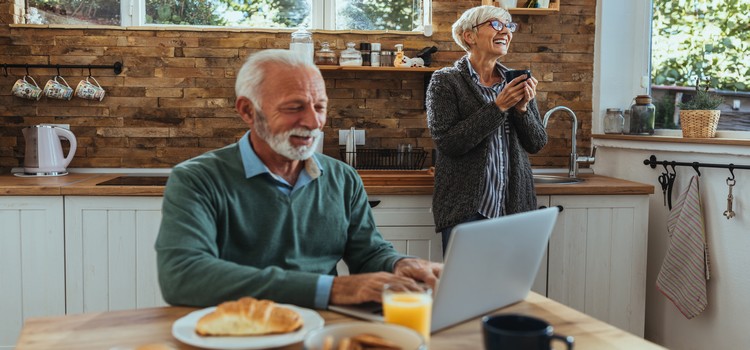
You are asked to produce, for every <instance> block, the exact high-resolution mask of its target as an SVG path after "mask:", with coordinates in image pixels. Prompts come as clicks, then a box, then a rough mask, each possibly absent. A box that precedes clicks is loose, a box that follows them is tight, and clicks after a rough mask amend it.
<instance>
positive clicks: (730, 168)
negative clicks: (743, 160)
mask: <svg viewBox="0 0 750 350" xmlns="http://www.w3.org/2000/svg"><path fill="white" fill-rule="evenodd" d="M729 173H730V174H732V177H728V178H727V181H734V164H732V163H729Z"/></svg>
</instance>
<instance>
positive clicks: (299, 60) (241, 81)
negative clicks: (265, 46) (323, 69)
mask: <svg viewBox="0 0 750 350" xmlns="http://www.w3.org/2000/svg"><path fill="white" fill-rule="evenodd" d="M268 64H281V65H285V66H288V67H289V68H300V67H305V68H312V69H315V70H316V71H318V72H320V69H319V68H318V67H317V66H316V65H315V64H313V63H312V62H310V61H309V60H308V59H306V58H304V57H302V56H300V55H299V54H297V53H294V52H292V51H290V50H281V49H273V50H263V51H258V52H256V53H253V54H251V55H250V56H249V57H248V58H247V60H246V61H245V63H244V64H243V65H242V68H240V71H239V72H237V80H236V81H235V83H234V91H235V94H237V97H240V96H243V97H247V98H248V99H249V100H250V102H252V103H253V106H254V107H255V108H257V109H260V108H261V103H262V101H261V92H262V90H261V86H262V85H263V81H264V79H265V78H266V69H267V68H268Z"/></svg>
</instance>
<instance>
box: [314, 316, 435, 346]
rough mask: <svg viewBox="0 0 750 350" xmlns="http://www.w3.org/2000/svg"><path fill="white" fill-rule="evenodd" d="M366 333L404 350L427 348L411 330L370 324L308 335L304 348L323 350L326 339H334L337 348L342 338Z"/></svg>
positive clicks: (336, 327)
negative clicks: (388, 341)
mask: <svg viewBox="0 0 750 350" xmlns="http://www.w3.org/2000/svg"><path fill="white" fill-rule="evenodd" d="M364 333H367V334H372V335H376V336H378V337H381V338H383V339H387V340H390V341H391V342H393V343H395V344H396V345H398V346H400V347H401V348H402V349H404V350H425V349H426V348H427V347H426V346H425V344H424V341H423V340H422V336H420V335H419V333H417V332H415V331H413V330H411V329H409V328H406V327H403V326H398V325H393V324H383V323H370V322H349V323H339V324H334V325H330V326H326V327H324V328H321V329H319V330H317V331H315V332H311V333H310V334H308V335H307V338H305V343H304V347H305V350H321V349H322V348H323V340H324V339H325V338H326V337H333V343H334V344H335V345H334V348H336V346H337V344H338V343H339V341H340V340H341V339H342V338H346V337H349V338H350V337H353V336H355V335H360V334H364Z"/></svg>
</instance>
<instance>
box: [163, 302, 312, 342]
mask: <svg viewBox="0 0 750 350" xmlns="http://www.w3.org/2000/svg"><path fill="white" fill-rule="evenodd" d="M276 305H277V306H281V307H285V308H287V309H292V310H294V311H296V312H297V313H299V314H300V316H302V320H303V321H304V325H303V326H302V329H300V330H298V331H296V332H292V333H286V334H273V335H260V336H252V337H201V336H200V335H198V334H197V333H195V325H196V324H197V323H198V320H199V319H200V318H201V317H203V316H204V315H206V314H208V313H210V312H211V311H214V310H215V309H216V307H209V308H205V309H202V310H198V311H193V312H191V313H189V314H187V315H185V316H183V317H182V318H180V319H178V320H177V321H175V322H174V323H173V324H172V335H173V336H174V337H175V338H177V340H179V341H181V342H183V343H185V344H189V345H192V346H197V347H199V348H204V349H232V350H241V349H265V348H271V347H279V346H284V345H289V344H293V343H297V342H301V341H302V340H303V339H305V336H306V335H307V333H308V332H311V331H314V330H316V329H319V328H322V327H323V324H324V323H325V321H323V318H322V317H320V315H319V314H318V313H317V312H315V311H313V310H310V309H305V308H301V307H297V306H294V305H287V304H276Z"/></svg>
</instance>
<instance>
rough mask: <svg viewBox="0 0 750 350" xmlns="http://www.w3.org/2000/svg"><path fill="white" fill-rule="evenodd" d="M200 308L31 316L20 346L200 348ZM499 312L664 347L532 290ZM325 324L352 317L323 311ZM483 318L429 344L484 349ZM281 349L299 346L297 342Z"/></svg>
mask: <svg viewBox="0 0 750 350" xmlns="http://www.w3.org/2000/svg"><path fill="white" fill-rule="evenodd" d="M193 310H196V309H195V308H188V307H162V308H151V309H141V310H129V311H111V312H102V313H89V314H79V315H68V316H59V317H43V318H31V319H29V320H27V321H26V323H25V324H24V327H23V330H22V331H21V337H20V338H19V341H18V344H17V347H16V349H17V350H29V349H40V350H41V349H44V350H48V349H55V350H63V349H71V350H73V349H75V350H84V349H97V350H106V349H111V348H115V347H118V348H125V349H131V348H134V347H136V346H139V345H143V344H149V343H163V344H168V345H171V346H173V347H175V348H177V349H195V348H194V347H192V346H188V345H185V344H182V343H180V342H179V341H177V340H176V339H174V338H173V337H172V331H171V328H172V323H173V322H174V321H175V320H177V319H178V318H180V317H182V316H184V315H186V314H188V313H189V312H191V311H193ZM495 313H520V314H525V315H532V316H536V317H539V318H542V319H544V320H546V321H548V322H550V323H551V324H552V325H553V326H554V328H555V332H556V333H559V334H563V335H572V336H574V337H575V347H574V348H575V349H576V350H585V349H597V350H601V349H628V350H633V349H664V348H662V347H661V346H658V345H656V344H654V343H651V342H648V341H646V340H644V339H642V338H639V337H637V336H635V335H633V334H630V333H627V332H625V331H623V330H621V329H618V328H615V327H613V326H611V325H609V324H607V323H604V322H602V321H599V320H596V319H594V318H592V317H590V316H587V315H585V314H583V313H581V312H578V311H576V310H573V309H571V308H569V307H567V306H565V305H562V304H560V303H558V302H555V301H553V300H551V299H548V298H545V297H543V296H540V295H538V294H536V293H531V294H530V295H529V296H528V297H527V298H526V300H524V301H522V302H520V303H517V304H514V305H511V306H508V307H505V308H502V309H500V310H497V311H496V312H495ZM320 314H321V315H322V316H323V318H325V320H326V324H334V323H340V322H350V321H352V320H353V319H352V318H349V317H347V316H343V315H339V314H337V313H333V312H328V311H321V312H320ZM482 348H483V346H482V333H481V324H480V321H479V318H477V319H474V320H469V321H467V322H464V323H461V324H458V325H456V326H454V327H451V328H448V329H445V330H443V331H440V332H438V333H435V334H433V335H432V340H431V342H430V350H449V349H450V350H453V349H455V350H459V349H460V350H465V349H482ZM282 349H285V350H299V349H302V344H301V343H297V344H293V345H290V346H287V347H284V348H282Z"/></svg>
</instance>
